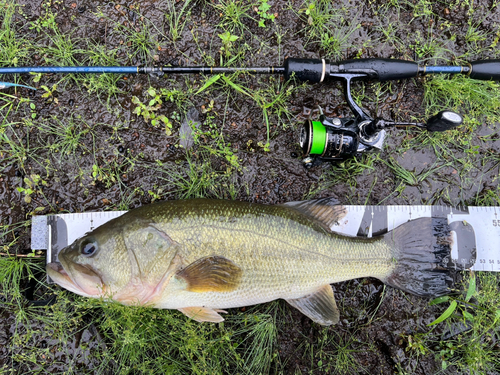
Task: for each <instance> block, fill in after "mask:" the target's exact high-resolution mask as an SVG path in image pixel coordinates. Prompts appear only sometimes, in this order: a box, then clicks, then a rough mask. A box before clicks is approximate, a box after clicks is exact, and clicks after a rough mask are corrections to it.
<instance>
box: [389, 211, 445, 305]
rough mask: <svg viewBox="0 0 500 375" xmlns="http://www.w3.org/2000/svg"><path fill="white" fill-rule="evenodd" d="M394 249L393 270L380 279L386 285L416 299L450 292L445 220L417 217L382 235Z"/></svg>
mask: <svg viewBox="0 0 500 375" xmlns="http://www.w3.org/2000/svg"><path fill="white" fill-rule="evenodd" d="M384 237H385V240H386V242H387V243H388V244H389V245H390V246H391V247H392V248H393V249H394V258H395V262H396V268H395V269H394V271H393V272H392V273H391V274H390V275H389V276H388V277H387V279H386V280H383V281H384V282H385V283H387V284H388V285H390V286H392V287H395V288H398V289H402V290H404V291H405V292H409V293H412V294H416V295H418V296H424V297H433V296H440V295H444V294H447V293H449V292H450V287H451V285H452V282H453V279H452V277H451V275H450V271H449V269H448V262H449V259H450V252H451V244H452V239H451V235H450V228H449V226H448V224H447V221H446V219H436V218H428V217H425V218H420V219H416V220H413V221H410V222H408V223H405V224H403V225H401V226H399V227H397V228H396V229H394V230H392V231H390V232H389V233H387V234H385V235H384Z"/></svg>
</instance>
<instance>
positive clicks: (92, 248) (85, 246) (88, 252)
mask: <svg viewBox="0 0 500 375" xmlns="http://www.w3.org/2000/svg"><path fill="white" fill-rule="evenodd" d="M97 249H98V246H97V242H96V241H93V240H85V241H83V242H82V245H81V248H80V251H81V253H82V255H84V256H87V257H90V256H92V255H93V254H95V252H96V251H97Z"/></svg>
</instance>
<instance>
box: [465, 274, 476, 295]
mask: <svg viewBox="0 0 500 375" xmlns="http://www.w3.org/2000/svg"><path fill="white" fill-rule="evenodd" d="M474 293H476V275H475V274H474V272H471V278H470V280H469V289H467V295H466V297H465V301H467V302H469V300H470V299H471V298H472V296H473V295H474Z"/></svg>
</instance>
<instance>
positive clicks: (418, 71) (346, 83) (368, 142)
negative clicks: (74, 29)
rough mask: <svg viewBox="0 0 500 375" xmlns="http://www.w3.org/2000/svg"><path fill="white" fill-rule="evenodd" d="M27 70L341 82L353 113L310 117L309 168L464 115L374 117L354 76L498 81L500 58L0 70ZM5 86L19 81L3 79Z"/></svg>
mask: <svg viewBox="0 0 500 375" xmlns="http://www.w3.org/2000/svg"><path fill="white" fill-rule="evenodd" d="M25 73H66V74H67V73H74V74H95V73H112V74H153V75H157V76H163V75H165V74H231V73H250V74H277V75H283V76H284V77H285V79H286V80H288V79H290V78H295V79H298V80H300V81H307V82H310V83H322V82H327V81H341V82H342V83H343V88H344V96H345V98H346V101H347V104H348V105H349V108H350V109H351V111H352V112H353V117H348V118H345V117H344V118H340V117H326V116H325V115H323V114H321V115H320V120H319V121H311V120H307V121H306V123H305V124H304V126H303V127H302V129H301V131H300V141H299V143H300V146H301V148H302V150H303V152H304V155H305V158H304V160H303V162H304V165H305V166H306V167H311V166H314V165H318V164H320V163H322V162H324V161H335V160H343V159H346V158H349V157H352V156H359V155H361V154H363V153H365V152H368V151H372V150H380V149H382V147H383V143H384V139H385V135H386V129H388V128H391V127H396V126H416V127H420V128H424V129H426V130H427V131H445V130H449V129H453V128H455V127H457V126H459V125H460V124H461V123H462V121H463V119H462V117H461V116H460V115H459V114H458V113H455V112H452V111H447V110H445V111H441V112H439V113H438V114H436V115H435V116H433V117H431V118H430V119H429V120H428V121H427V122H426V123H425V124H423V123H417V122H395V121H390V120H384V119H382V118H372V117H371V116H370V115H368V114H367V113H365V112H364V111H363V110H362V109H361V107H360V106H359V105H358V104H357V103H356V102H355V101H354V99H353V98H352V95H351V83H352V82H353V81H360V80H361V81H381V82H385V81H391V80H400V79H409V78H413V77H417V76H418V75H426V74H466V75H468V76H469V77H471V78H473V79H479V80H497V81H500V60H477V61H473V62H470V63H469V64H467V65H465V66H436V65H434V66H427V65H419V64H417V63H416V62H413V61H406V60H398V59H382V58H367V59H353V60H343V61H338V62H331V61H328V60H325V59H297V58H287V59H285V62H284V64H283V66H267V67H235V68H233V67H211V66H186V67H182V66H173V67H169V66H160V67H137V66H123V67H119V66H76V67H71V66H63V67H56V66H47V67H42V66H39V67H6V68H0V74H25ZM2 84H4V85H8V86H15V85H16V84H9V83H4V82H0V87H1V86H2Z"/></svg>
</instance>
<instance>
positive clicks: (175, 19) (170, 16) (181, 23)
mask: <svg viewBox="0 0 500 375" xmlns="http://www.w3.org/2000/svg"><path fill="white" fill-rule="evenodd" d="M176 3H177V2H167V5H168V8H169V9H168V11H167V12H165V18H166V19H167V23H168V26H169V33H170V38H171V39H172V41H173V42H174V43H175V42H176V41H177V40H178V39H180V38H181V36H182V32H183V30H184V27H185V26H186V22H187V20H188V19H189V15H190V12H191V11H190V10H189V7H190V5H191V0H184V1H182V2H181V9H180V10H177V9H176Z"/></svg>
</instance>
